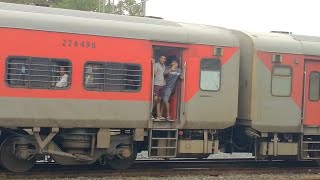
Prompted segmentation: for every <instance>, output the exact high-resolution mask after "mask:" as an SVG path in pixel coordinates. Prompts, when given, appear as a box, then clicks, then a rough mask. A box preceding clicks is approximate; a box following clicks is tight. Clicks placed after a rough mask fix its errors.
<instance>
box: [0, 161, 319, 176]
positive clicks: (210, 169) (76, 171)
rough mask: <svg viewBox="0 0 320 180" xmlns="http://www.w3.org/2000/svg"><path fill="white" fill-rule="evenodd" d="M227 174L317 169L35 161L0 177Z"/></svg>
mask: <svg viewBox="0 0 320 180" xmlns="http://www.w3.org/2000/svg"><path fill="white" fill-rule="evenodd" d="M226 173H242V174H262V173H272V174H282V173H297V174H299V173H314V174H317V173H320V168H318V167H317V166H316V164H315V163H313V162H310V161H305V162H295V163H292V162H285V161H272V162H270V161H268V162H267V161H259V162H255V161H254V160H251V159H246V160H203V161H195V160H187V161H186V160H174V161H163V160H139V161H137V162H136V163H135V164H134V165H133V166H132V167H131V168H130V169H127V170H111V169H108V168H107V167H104V166H60V165H57V164H37V165H36V166H35V167H34V168H33V169H32V170H31V171H30V172H26V173H12V172H8V171H6V170H4V169H1V170H0V179H43V178H76V177H94V178H101V177H115V176H122V177H141V176H149V177H169V176H176V175H207V176H219V175H222V174H226Z"/></svg>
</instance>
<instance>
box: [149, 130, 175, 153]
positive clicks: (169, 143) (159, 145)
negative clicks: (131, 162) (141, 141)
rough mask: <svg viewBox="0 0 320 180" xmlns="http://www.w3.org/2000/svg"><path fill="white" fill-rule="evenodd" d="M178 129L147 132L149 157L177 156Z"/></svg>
mask: <svg viewBox="0 0 320 180" xmlns="http://www.w3.org/2000/svg"><path fill="white" fill-rule="evenodd" d="M177 145H178V129H151V130H150V131H149V148H148V149H149V157H157V158H170V157H176V156H177Z"/></svg>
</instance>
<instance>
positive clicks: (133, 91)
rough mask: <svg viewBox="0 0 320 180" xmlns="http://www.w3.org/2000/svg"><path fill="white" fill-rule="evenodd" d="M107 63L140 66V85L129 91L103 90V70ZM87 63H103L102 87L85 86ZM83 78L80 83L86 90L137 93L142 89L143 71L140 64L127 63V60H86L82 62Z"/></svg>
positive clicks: (104, 84)
mask: <svg viewBox="0 0 320 180" xmlns="http://www.w3.org/2000/svg"><path fill="white" fill-rule="evenodd" d="M108 63H118V64H122V66H124V65H135V66H137V67H139V68H140V72H141V75H140V86H137V87H138V88H137V90H130V91H128V90H120V91H117V90H108V91H106V90H105V86H106V83H105V78H106V77H105V74H106V73H105V70H106V67H105V66H106V64H108ZM88 64H102V65H103V68H104V74H103V75H104V83H103V88H102V89H98V88H94V89H93V88H92V89H91V88H88V87H87V86H86V83H85V81H86V67H87V65H88ZM82 72H83V80H82V85H83V88H84V89H85V90H86V91H96V92H107V93H108V92H109V93H110V92H119V93H138V92H140V91H141V89H142V79H143V71H142V66H141V64H138V63H136V64H135V63H127V62H115V61H86V62H85V63H84V65H83V71H82ZM121 86H123V85H121Z"/></svg>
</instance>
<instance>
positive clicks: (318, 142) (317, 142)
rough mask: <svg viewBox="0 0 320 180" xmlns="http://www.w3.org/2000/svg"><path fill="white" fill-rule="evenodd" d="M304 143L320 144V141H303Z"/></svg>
mask: <svg viewBox="0 0 320 180" xmlns="http://www.w3.org/2000/svg"><path fill="white" fill-rule="evenodd" d="M302 143H303V144H320V141H303V142H302Z"/></svg>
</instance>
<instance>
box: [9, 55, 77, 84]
mask: <svg viewBox="0 0 320 180" xmlns="http://www.w3.org/2000/svg"><path fill="white" fill-rule="evenodd" d="M70 79H71V64H70V62H69V61H67V60H64V59H49V58H38V57H10V58H8V59H7V74H6V81H7V84H8V85H9V86H10V87H24V88H33V89H63V88H66V87H68V86H70V84H71V82H70Z"/></svg>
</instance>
